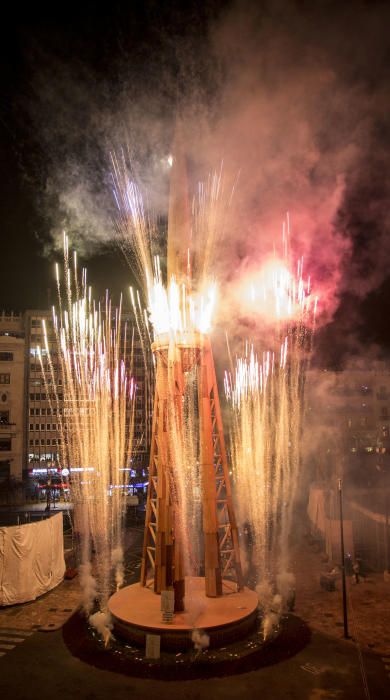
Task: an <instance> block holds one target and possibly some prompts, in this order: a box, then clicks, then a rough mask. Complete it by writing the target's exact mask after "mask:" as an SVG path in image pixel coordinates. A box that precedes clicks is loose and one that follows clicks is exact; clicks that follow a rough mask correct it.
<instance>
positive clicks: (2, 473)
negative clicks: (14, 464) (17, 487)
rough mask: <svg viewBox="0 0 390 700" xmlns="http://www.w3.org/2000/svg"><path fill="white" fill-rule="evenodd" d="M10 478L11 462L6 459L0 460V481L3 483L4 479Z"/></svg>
mask: <svg viewBox="0 0 390 700" xmlns="http://www.w3.org/2000/svg"><path fill="white" fill-rule="evenodd" d="M10 476H11V462H10V461H9V460H8V459H6V460H1V461H0V481H4V480H5V479H9V477H10Z"/></svg>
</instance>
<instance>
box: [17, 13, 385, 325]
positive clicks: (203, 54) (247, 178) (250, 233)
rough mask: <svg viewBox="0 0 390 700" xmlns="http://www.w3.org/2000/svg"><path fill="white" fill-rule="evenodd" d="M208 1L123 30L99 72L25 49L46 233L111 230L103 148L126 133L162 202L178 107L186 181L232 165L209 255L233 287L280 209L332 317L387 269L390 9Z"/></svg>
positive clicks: (162, 204)
mask: <svg viewBox="0 0 390 700" xmlns="http://www.w3.org/2000/svg"><path fill="white" fill-rule="evenodd" d="M211 7H212V9H210V11H209V12H208V13H207V12H205V13H203V14H201V12H200V11H199V14H198V15H196V13H195V15H194V14H191V18H190V19H191V21H188V22H187V23H186V22H185V21H184V20H183V18H182V20H183V21H182V22H181V23H180V22H176V23H175V22H174V21H173V20H171V21H172V24H171V25H169V22H168V23H167V24H166V25H165V26H164V25H162V26H160V25H158V23H157V22H156V18H154V21H155V26H154V34H153V41H151V43H149V44H148V43H147V41H146V40H145V41H146V44H147V46H138V49H137V51H136V52H134V51H132V49H131V47H130V46H126V44H121V52H118V53H117V55H116V56H115V61H113V62H112V64H111V66H110V68H111V73H110V71H107V70H106V69H105V70H104V72H103V77H102V75H100V76H98V78H97V77H96V71H95V72H94V71H93V70H92V69H91V67H90V66H88V65H87V64H84V63H83V61H81V59H80V61H79V62H75V61H74V60H71V61H69V62H68V63H67V62H66V61H64V60H63V59H62V60H59V59H58V60H52V61H51V62H50V68H48V65H49V64H48V61H47V56H46V55H45V56H43V57H42V56H39V55H37V52H36V49H35V53H34V52H33V53H34V61H35V62H36V66H38V67H39V70H37V71H36V74H35V77H34V78H33V92H34V95H33V98H32V102H31V105H32V114H33V119H34V120H35V124H36V125H37V130H38V137H39V139H40V143H41V147H43V150H44V152H45V155H46V157H47V163H48V166H47V167H48V172H47V178H46V195H47V196H46V198H45V202H46V205H50V206H48V209H47V211H48V217H49V219H50V223H51V227H52V232H53V242H54V245H57V243H58V241H59V240H61V237H62V229H63V228H64V227H66V228H67V229H68V230H70V232H72V231H73V233H74V240H75V243H76V245H77V246H78V247H80V246H81V247H83V248H84V252H85V253H88V252H91V253H92V252H94V250H96V246H99V245H100V244H101V243H102V242H103V243H104V242H107V241H111V240H112V239H113V237H114V236H115V233H114V226H113V223H112V219H113V216H115V211H114V207H113V200H112V196H111V187H110V176H109V165H108V163H109V153H110V150H112V149H114V150H116V151H118V150H120V149H125V151H126V157H127V158H128V160H129V162H131V165H132V169H133V172H134V177H135V179H137V180H138V182H139V184H140V185H141V188H142V189H143V190H144V191H145V192H147V197H148V203H149V205H150V207H151V208H152V209H153V211H154V213H155V214H157V215H160V214H162V215H164V214H166V210H167V194H168V174H167V169H166V156H167V154H168V153H169V148H170V140H171V135H172V131H173V125H174V120H175V115H176V113H177V112H178V111H179V112H180V113H181V115H182V117H183V123H184V131H185V136H186V149H187V155H188V159H189V163H190V176H191V182H192V185H193V188H194V190H195V188H196V182H197V181H198V180H199V179H205V178H206V177H207V174H208V173H209V172H210V171H212V170H213V169H218V168H219V167H220V163H221V161H223V164H224V165H223V170H224V177H225V186H226V188H227V189H229V188H231V187H232V186H233V183H235V182H236V181H237V178H238V184H237V185H236V187H235V194H234V198H233V203H232V205H231V207H230V208H229V211H228V214H227V216H226V220H225V232H224V238H223V240H222V241H221V242H220V245H219V246H218V255H217V256H216V259H215V274H216V275H217V277H219V278H220V279H222V280H223V281H224V283H225V288H226V289H227V290H228V291H229V293H230V295H231V297H232V298H234V294H235V293H236V291H237V285H238V284H239V283H240V280H241V277H242V276H243V275H244V274H247V273H248V271H249V272H250V271H251V270H253V269H256V268H257V267H259V266H260V265H261V262H262V260H263V259H264V256H266V255H268V254H269V253H272V251H273V249H274V247H275V246H276V249H277V250H278V247H279V242H280V232H281V226H282V221H283V219H284V218H285V214H286V212H287V211H288V212H289V213H290V217H291V222H292V249H293V254H294V257H298V256H301V255H303V256H304V265H305V269H306V270H307V272H310V274H311V276H312V280H313V283H314V285H315V287H316V289H317V291H318V293H319V295H320V299H321V302H320V313H321V314H322V321H323V322H327V321H329V320H330V319H331V318H332V316H333V314H334V313H335V311H336V309H337V306H338V304H339V300H340V296H341V295H343V294H344V293H345V292H346V291H348V292H349V293H350V294H352V295H354V296H356V297H364V296H365V295H367V294H368V293H369V292H370V291H371V290H373V289H375V288H376V287H377V286H378V285H380V284H381V283H382V281H383V279H384V278H385V277H386V275H387V271H388V264H389V258H390V243H389V235H388V233H389V214H388V207H387V204H386V200H387V198H388V194H389V184H390V183H389V176H388V171H389V167H388V165H389V162H388V161H389V155H388V150H387V148H388V141H389V136H388V133H387V132H386V128H387V127H386V104H388V97H389V94H388V93H389V87H388V85H389V81H388V62H387V63H386V54H387V49H388V39H387V36H386V27H387V26H388V19H389V10H388V8H386V5H385V4H384V3H371V4H369V5H367V4H365V3H358V2H354V3H351V4H349V3H343V4H342V5H341V6H340V3H333V2H325V1H324V2H318V3H315V4H313V3H298V2H283V3H279V2H272V3H269V2H265V3H262V4H261V5H259V4H258V3H245V2H244V3H242V2H237V3H230V4H227V5H224V6H223V7H222V8H221V7H219V6H218V5H217V4H215V5H214V4H212V6H211ZM122 38H123V37H122ZM227 307H228V308H230V303H229V299H228V304H227ZM222 312H223V308H222Z"/></svg>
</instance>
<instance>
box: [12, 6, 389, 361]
mask: <svg viewBox="0 0 390 700" xmlns="http://www.w3.org/2000/svg"><path fill="white" fill-rule="evenodd" d="M342 5H343V9H340V3H339V2H331V1H325V0H323V1H321V2H288V3H282V2H264V3H258V2H257V3H245V2H242V3H229V2H217V1H215V2H209V3H206V4H205V3H199V2H186V3H182V4H180V5H179V3H176V4H174V3H169V2H166V3H161V2H157V1H156V2H151V1H149V0H147V1H146V2H111V3H105V4H102V5H100V4H99V5H98V6H97V5H96V3H94V2H82V3H73V2H67V3H61V2H59V3H57V4H54V3H53V4H52V5H49V6H42V7H41V6H40V4H39V3H32V4H26V7H24V8H22V7H21V6H20V5H18V6H17V7H16V6H15V9H12V8H10V14H9V19H8V21H7V22H2V23H1V30H0V56H1V58H0V84H1V102H0V177H1V181H0V230H1V248H0V269H1V278H0V307H3V308H5V309H8V310H11V309H14V310H19V309H24V308H31V307H42V306H45V305H47V302H48V299H49V298H50V297H49V295H50V294H51V301H53V294H54V285H53V262H54V260H55V259H58V258H59V257H60V253H59V252H58V251H57V252H55V251H54V250H53V247H54V246H53V238H56V236H57V237H58V232H59V230H60V227H61V223H62V222H63V221H65V223H66V224H68V223H69V221H68V219H66V218H65V219H64V218H61V217H60V216H59V212H60V211H62V209H63V208H64V206H65V205H66V206H65V209H66V208H67V207H68V208H69V201H70V195H69V189H70V188H69V182H70V180H72V178H73V180H72V183H73V184H74V176H75V175H74V174H75V172H76V174H78V173H79V172H81V167H82V166H80V162H86V163H88V168H89V172H91V171H93V172H94V174H95V175H96V180H99V178H100V179H101V184H102V189H103V187H104V185H105V183H104V177H105V175H104V173H105V165H104V159H105V156H106V151H105V147H106V146H107V128H106V126H107V123H108V122H110V120H111V122H113V121H115V116H116V114H117V117H118V119H117V122H118V124H119V125H120V124H121V123H123V122H125V121H126V119H125V117H124V116H123V114H124V112H123V111H121V110H122V109H123V104H124V103H125V102H126V100H127V102H128V105H129V106H127V103H126V109H128V110H129V111H131V110H133V111H132V112H131V113H132V119H133V120H134V123H135V121H136V119H137V115H138V121H139V122H141V121H142V120H143V119H144V118H145V119H146V118H149V117H150V115H147V112H148V110H150V112H152V113H153V114H152V116H151V117H150V120H151V121H150V123H151V124H153V125H154V126H153V128H156V127H155V125H156V124H157V123H160V124H161V125H162V126H161V127H159V128H160V132H161V133H160V132H159V134H158V135H156V139H159V144H160V145H161V141H164V139H165V140H166V145H167V147H168V144H169V139H170V133H171V132H170V129H171V125H172V120H173V118H174V117H173V115H174V113H175V110H176V107H177V103H178V102H180V101H181V100H183V99H184V100H185V101H187V105H188V102H189V101H191V99H192V98H189V95H190V93H192V94H195V96H196V98H195V99H194V104H195V103H196V105H197V106H196V108H195V107H194V108H193V114H194V120H196V119H198V112H197V109H198V104H200V103H202V105H203V106H204V105H207V111H208V114H207V116H208V118H209V119H210V120H211V121H212V120H213V119H214V120H215V121H216V119H217V117H216V116H215V115H216V114H217V112H218V108H219V106H220V104H223V99H224V98H226V95H227V94H228V90H227V88H226V85H224V81H225V83H226V82H228V81H229V79H230V78H229V75H230V76H231V80H232V82H234V81H236V82H235V85H236V86H237V85H239V89H236V91H235V93H233V94H234V95H235V96H236V95H240V94H243V93H244V94H245V95H246V97H247V95H248V94H249V93H250V92H251V91H252V87H251V78H250V70H248V64H249V65H250V63H251V61H252V58H253V61H252V63H253V65H254V66H255V65H256V60H257V55H258V54H261V51H263V52H265V53H266V47H267V46H268V45H269V46H271V47H273V46H274V44H273V43H272V41H273V33H275V35H278V36H279V35H280V36H281V37H282V39H283V41H281V43H280V44H279V45H278V47H279V46H282V53H283V46H287V48H286V52H287V53H288V52H290V54H291V55H295V54H296V52H299V54H304V53H305V51H306V47H307V46H309V47H310V51H311V54H310V56H309V58H308V59H307V62H306V63H305V66H306V67H307V66H308V65H309V66H310V65H311V64H312V63H315V62H316V61H318V63H320V62H321V61H322V62H323V63H322V67H321V70H322V73H321V75H325V73H326V71H325V70H324V68H323V65H325V66H326V63H327V61H328V62H329V71H331V70H332V71H334V73H336V74H337V80H338V90H339V93H338V99H340V100H341V101H342V99H343V93H342V89H343V88H340V85H341V86H344V89H345V104H347V103H348V100H352V102H351V112H352V113H353V109H354V103H353V100H355V99H356V100H357V102H356V104H358V105H359V109H360V110H361V114H360V120H361V121H360V124H361V125H363V126H359V130H358V135H357V136H356V139H357V141H358V147H357V148H360V151H359V153H358V155H357V156H356V157H355V156H354V161H353V167H350V169H349V170H348V171H347V176H346V185H345V189H344V194H343V197H342V199H341V201H340V204H339V206H338V209H337V213H336V214H334V215H333V221H334V220H335V219H336V220H337V222H336V224H335V225H337V226H338V227H339V229H340V232H341V233H340V236H341V238H342V239H343V240H348V242H349V246H350V254H349V257H348V262H347V263H346V260H345V256H344V257H342V256H341V257H340V262H339V265H340V269H341V274H342V275H344V276H345V277H346V278H348V275H350V276H351V280H352V281H351V284H350V285H349V284H348V283H346V284H339V283H338V284H339V287H338V288H337V290H336V292H335V296H336V298H337V303H335V304H334V308H333V309H332V316H333V321H332V322H330V323H328V324H326V325H324V327H323V328H322V329H321V330H320V332H319V338H318V357H319V359H320V362H322V363H324V364H326V363H332V364H337V363H338V362H339V360H340V359H341V358H343V357H345V355H346V354H348V353H350V354H354V353H364V351H365V349H367V352H377V353H378V354H380V353H382V352H384V353H387V352H388V350H389V349H390V330H389V329H390V323H389V320H388V319H389V313H388V312H389V311H390V308H389V307H390V274H389V275H388V274H387V273H386V266H387V261H388V262H389V265H390V240H389V235H390V234H389V231H388V228H386V226H387V225H388V220H389V219H388V216H387V215H386V214H385V213H384V208H385V203H386V202H387V204H388V195H389V193H390V185H389V174H388V165H389V141H390V138H389V122H388V121H387V124H386V121H385V120H384V119H383V118H382V113H387V114H388V112H389V110H388V108H389V106H390V105H389V104H387V106H386V105H385V104H384V102H385V100H386V94H387V96H388V93H386V90H385V89H384V86H386V85H388V84H389V82H390V81H389V78H390V76H389V66H390V58H389V53H390V52H389V40H388V36H387V35H388V31H387V30H386V29H385V28H386V26H388V23H387V19H388V14H386V12H387V11H386V5H387V3H384V2H371V3H362V2H355V3H348V2H347V3H342ZM285 6H286V8H287V9H285ZM253 7H255V8H256V9H255V10H253ZM237 8H239V9H237ZM246 8H248V9H247V10H246ZM259 8H260V9H259ZM253 12H254V15H253V17H254V19H253V21H252V19H251V17H252V14H251V13H253ZM246 15H247V18H248V17H249V20H247V21H248V24H249V25H254V24H256V22H258V24H259V34H258V35H256V33H253V35H252V34H250V32H249V31H248V29H245V30H242V31H243V36H244V37H245V36H248V41H247V42H245V41H243V44H245V43H247V44H250V42H251V41H252V44H253V45H252V48H251V51H252V54H250V53H248V54H247V55H245V54H243V55H242V56H241V57H240V59H238V60H237V62H236V64H235V65H234V69H232V70H231V71H230V73H229V60H230V59H231V57H230V55H228V57H227V58H226V54H229V53H230V54H231V53H234V37H235V33H236V26H237V32H238V33H239V31H240V26H241V27H242V26H243V25H245V16H246ZM367 17H368V22H367ZM236 19H237V21H236ZM301 19H302V21H301ZM381 26H382V27H383V32H382V31H381ZM366 28H367V29H366ZM348 29H349V30H350V31H349V36H348V32H347V33H346V30H348ZM245 32H246V33H247V34H246V35H245ZM261 32H262V33H261ZM370 32H371V34H372V36H370ZM354 34H356V38H354ZM210 35H212V46H213V49H212V50H211V51H210V50H209V49H207V50H206V49H205V46H206V44H207V42H208V40H209V36H210ZM317 36H318V42H319V44H320V45H321V49H322V54H323V56H325V59H324V58H323V56H322V57H320V58H318V56H317V54H316V37H317ZM259 37H261V38H262V40H263V42H264V43H263V45H262V44H261V43H260V40H258V39H259ZM264 37H265V38H266V40H264ZM284 37H287V42H288V41H290V42H291V43H292V45H293V47H294V50H293V51H292V49H291V46H288V43H286V41H285V39H284ZM323 37H325V39H324V38H323ZM344 41H345V46H344V45H342V44H343V43H344ZM333 42H334V44H333ZM231 47H233V48H231ZM264 47H265V48H264ZM248 51H249V49H248ZM291 52H292V53H291ZM294 52H295V53H294ZM307 53H309V49H307ZM279 54H280V51H279V48H278V56H279ZM335 55H336V56H337V60H338V63H336V62H335V59H334V56H335ZM215 56H217V58H215ZM221 56H222V57H223V58H221ZM248 56H249V58H248ZM273 57H275V54H274V53H272V51H271V49H270V51H269V57H268V60H269V64H270V67H269V66H267V64H266V61H265V60H264V61H263V63H262V64H261V65H262V67H263V69H264V75H265V78H264V84H266V81H267V71H268V72H269V74H270V75H271V76H272V81H271V82H272V85H271V88H267V89H269V93H268V94H272V98H271V99H274V94H275V93H278V91H279V94H280V93H282V92H283V91H285V92H286V94H287V93H288V91H289V89H290V87H289V83H288V81H286V84H285V85H284V84H283V80H281V79H280V73H278V72H277V71H276V69H274V68H273V65H272V59H273ZM278 60H279V58H277V59H275V63H276V62H277V61H278ZM299 60H300V59H297V63H298V64H299ZM240 61H241V63H240ZM226 66H227V67H226ZM264 66H265V67H264ZM282 67H283V64H282ZM278 68H279V67H278ZM256 70H257V67H256V68H254V72H255V71H256ZM237 74H239V76H241V77H242V79H241V77H240V78H239V79H237ZM248 76H249V77H248ZM294 80H295V82H296V83H298V82H299V79H297V78H296V77H295V78H294ZM304 81H305V77H303V82H304ZM221 84H222V85H224V88H223V89H219V87H218V86H219V85H221ZM274 85H275V87H274ZM349 86H351V90H350V91H348V87H349ZM126 89H127V94H126V100H125V98H124V97H123V93H124V92H126ZM310 90H311V87H310V84H309V83H308V89H307V90H306V94H305V98H304V99H305V100H306V107H305V108H307V113H309V111H310V110H311V112H310V114H311V115H312V113H313V110H312V105H311V103H310V100H311V95H310ZM148 95H149V96H150V95H158V100H157V99H156V100H153V99H151V100H149V101H148V100H147V99H146V97H145V96H148ZM340 95H341V97H340ZM351 95H352V97H351ZM357 95H358V97H357ZM278 99H279V98H278ZM292 100H294V96H293V97H292ZM371 100H372V105H374V106H373V107H372V109H371V113H370V108H369V107H367V114H365V113H364V109H362V107H361V105H363V104H366V103H370V104H371ZM134 104H136V105H137V109H135V107H133V105H134ZM281 104H282V105H283V101H281ZM316 108H317V106H316ZM339 109H340V112H341V113H342V110H343V109H344V110H345V105H343V106H342V107H340V108H339V106H338V104H337V103H336V102H335V105H334V109H333V112H332V119H334V120H335V123H336V124H337V123H338V120H339V113H338V110H339ZM116 110H117V112H116ZM137 110H138V111H137ZM248 111H249V110H248ZM204 112H205V110H204V109H203V112H202V117H203V115H204ZM241 112H245V106H244V105H243V108H242V110H240V109H237V113H238V114H240V113H241ZM292 118H294V117H292ZM340 119H341V120H342V116H341V118H340ZM236 121H237V120H236ZM302 121H303V122H306V118H305V119H303V120H302ZM366 122H369V123H370V126H369V128H367V130H366V131H365V132H364V139H362V140H361V141H360V142H359V138H360V136H359V134H361V132H362V130H363V129H364V124H365V123H366ZM103 123H104V125H103ZM232 123H233V124H235V122H234V120H232ZM76 124H77V127H78V128H77V129H76V128H75V125H76ZM347 124H348V122H347V121H346V120H344V129H345V132H347V131H348V126H345V125H347ZM165 125H168V128H167V129H164V126H165ZM118 128H119V127H118ZM156 129H157V128H156ZM221 133H222V132H221ZM330 133H331V132H330V131H329V132H327V131H326V129H322V131H321V132H320V131H319V132H318V133H316V139H317V146H318V148H319V149H320V150H321V152H322V154H324V158H325V156H326V155H327V154H328V153H329V152H332V153H334V152H335V150H336V148H337V149H339V150H340V152H341V151H342V150H343V146H344V143H343V139H344V140H345V141H347V135H346V133H344V132H343V131H342V130H340V132H338V131H337V128H336V129H334V130H333V133H337V144H336V143H335V142H336V139H333V137H332V138H330V136H329V134H330ZM161 134H163V135H162V136H161ZM117 138H118V137H117ZM119 138H120V137H119ZM221 140H223V139H222V138H221ZM98 141H99V146H98V147H96V143H97V142H98ZM247 141H248V143H249V145H250V142H251V137H250V135H248V136H247ZM332 141H334V142H332ZM363 141H364V148H362V147H361V144H362V143H363ZM318 144H319V145H318ZM152 145H153V139H151V140H150V144H149V150H150V151H151V150H152ZM353 147H354V143H350V142H349V143H348V148H349V150H351V149H353ZM162 150H163V149H162ZM227 150H228V148H227ZM142 157H145V158H147V159H148V163H149V165H150V159H151V157H152V156H151V155H150V153H147V154H146V155H145V153H144V154H143V156H140V158H139V163H140V167H142ZM294 157H295V156H291V159H293V158H294ZM363 159H364V160H363ZM269 160H270V162H275V163H277V160H276V157H275V161H273V160H272V158H271V156H269ZM236 162H237V157H236V160H235V163H236ZM328 162H331V163H333V162H334V160H333V161H332V160H331V159H328ZM238 166H240V164H239V162H238ZM329 167H333V166H332V165H331V166H329ZM274 170H275V173H273V174H272V177H274V178H276V179H277V177H278V171H277V167H275V168H274ZM65 172H66V178H65V175H64V173H65ZM84 175H85V173H84V172H83V178H84ZM270 177H271V176H270ZM308 177H309V179H311V180H312V186H313V182H315V179H316V177H319V176H318V174H317V172H314V168H312V172H310V173H309V176H308ZM321 177H322V180H321V182H322V183H323V181H324V177H325V176H324V174H323V173H322V175H321ZM326 177H327V178H328V179H330V175H329V173H327V175H326ZM84 181H85V180H83V182H84ZM71 189H72V188H71ZM274 189H275V188H274ZM286 191H288V188H285V189H284V190H283V193H285V192H286ZM98 195H99V192H98ZM83 196H85V190H83ZM251 196H252V195H251ZM72 197H73V199H72V206H73V204H74V187H73V189H72ZM252 200H253V196H252ZM64 202H65V205H64ZM311 204H312V203H311ZM286 206H289V204H288V205H286ZM85 209H86V211H87V209H88V206H87V203H86V204H85ZM67 211H68V210H67ZM78 215H79V212H78ZM79 218H80V217H79ZM93 226H94V221H93V217H92V223H91V227H92V228H93ZM53 231H55V234H54V233H53ZM92 238H93V234H92V236H91V239H92ZM111 238H112V237H110V235H107V236H103V237H99V236H98V234H96V240H97V239H98V240H99V244H98V245H97V244H96V242H95V244H92V243H88V240H89V239H88V236H87V238H86V239H85V240H87V243H85V242H84V244H83V247H82V250H83V251H84V254H85V259H86V261H87V263H88V268H89V271H90V278H91V277H92V278H93V280H94V283H95V286H97V287H98V289H99V290H103V288H104V287H105V286H106V285H107V286H108V287H109V288H110V289H111V290H113V292H114V294H117V293H119V291H120V290H121V289H122V288H123V287H125V286H126V285H127V284H128V282H129V271H128V269H127V267H126V264H125V262H124V260H123V258H122V256H121V253H120V252H119V250H118V249H117V246H116V245H115V244H113V243H112V242H111ZM313 257H314V256H313ZM380 259H382V260H381V261H380ZM379 261H380V262H381V272H380V274H379V273H378V275H377V276H376V274H375V271H376V265H377V263H378V265H379ZM343 266H344V267H343ZM389 273H390V267H389ZM324 274H326V273H324ZM367 277H370V280H371V281H370V284H366V285H365V281H366V280H365V278H367ZM360 279H361V290H360V289H359V285H360V282H359V280H360ZM374 279H375V281H374V282H373V281H372V280H374ZM363 289H364V291H362V290H363ZM48 290H51V291H50V292H49V291H48Z"/></svg>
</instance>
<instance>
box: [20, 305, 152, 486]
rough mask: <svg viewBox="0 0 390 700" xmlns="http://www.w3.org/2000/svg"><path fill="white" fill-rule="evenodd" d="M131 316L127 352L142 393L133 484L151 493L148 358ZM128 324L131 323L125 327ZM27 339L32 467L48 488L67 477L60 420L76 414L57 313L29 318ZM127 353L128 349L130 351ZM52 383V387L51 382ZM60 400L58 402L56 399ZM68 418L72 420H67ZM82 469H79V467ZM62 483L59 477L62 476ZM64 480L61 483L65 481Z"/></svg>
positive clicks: (125, 339) (136, 419) (28, 314)
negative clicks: (66, 388) (65, 383)
mask: <svg viewBox="0 0 390 700" xmlns="http://www.w3.org/2000/svg"><path fill="white" fill-rule="evenodd" d="M43 320H44V321H45V326H46V335H47V340H48V346H49V353H50V357H51V360H52V372H49V371H48V369H49V367H48V357H47V352H46V350H45V348H44V339H43V329H42V321H43ZM131 320H132V319H131V317H128V318H127V317H126V316H125V317H124V323H123V330H122V350H123V354H125V352H126V358H125V362H126V365H127V368H128V369H129V370H130V369H131V368H132V371H133V374H134V378H135V381H136V386H137V391H136V399H135V407H134V441H133V455H132V463H131V465H124V466H126V467H127V468H128V469H129V480H128V482H131V483H132V484H133V485H134V489H135V490H137V491H140V490H141V491H142V490H143V489H144V488H146V481H147V479H146V477H147V464H148V455H149V440H150V421H151V418H150V415H149V413H148V411H147V403H148V396H149V393H150V390H149V393H148V386H149V383H148V381H147V373H146V371H145V357H144V353H143V349H142V345H141V342H140V340H139V339H138V338H137V337H135V336H134V331H133V326H132V323H131ZM126 321H127V323H125V322H126ZM25 337H26V384H25V393H26V403H25V405H26V410H25V445H26V465H27V469H28V475H29V477H30V479H32V480H33V481H34V482H36V481H37V479H39V478H41V481H42V482H43V483H42V484H41V485H44V481H45V477H48V476H49V477H50V476H51V477H52V479H53V478H54V475H58V474H60V472H61V464H60V445H61V440H62V439H63V436H62V434H61V426H60V421H61V418H63V422H64V424H65V425H68V424H69V421H70V420H71V415H70V413H69V407H68V406H67V405H66V397H64V393H63V388H62V377H61V366H60V361H59V357H58V347H57V340H56V336H55V333H54V329H53V324H52V316H51V312H49V311H45V310H29V311H27V312H26V313H25ZM38 346H39V347H40V348H41V355H42V361H43V366H44V370H45V375H46V383H45V381H44V379H43V377H42V371H41V363H40V359H39V357H38V352H37V348H38ZM125 348H126V350H125ZM51 375H52V380H51V381H50V382H49V383H48V378H49V377H50V376H51ZM55 397H57V398H56V400H54V399H55ZM67 419H68V420H67ZM130 419H131V410H130V407H129V410H128V414H127V422H128V425H130ZM74 466H75V467H77V465H74ZM58 478H59V477H58ZM59 481H61V479H59Z"/></svg>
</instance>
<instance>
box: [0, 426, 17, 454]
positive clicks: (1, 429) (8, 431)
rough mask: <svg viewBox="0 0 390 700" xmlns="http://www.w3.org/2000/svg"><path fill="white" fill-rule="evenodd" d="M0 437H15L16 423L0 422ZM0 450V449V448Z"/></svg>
mask: <svg viewBox="0 0 390 700" xmlns="http://www.w3.org/2000/svg"><path fill="white" fill-rule="evenodd" d="M0 435H1V436H6V437H7V436H8V435H10V436H15V435H16V423H8V422H7V423H6V422H4V421H0ZM0 449H1V448H0Z"/></svg>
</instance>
